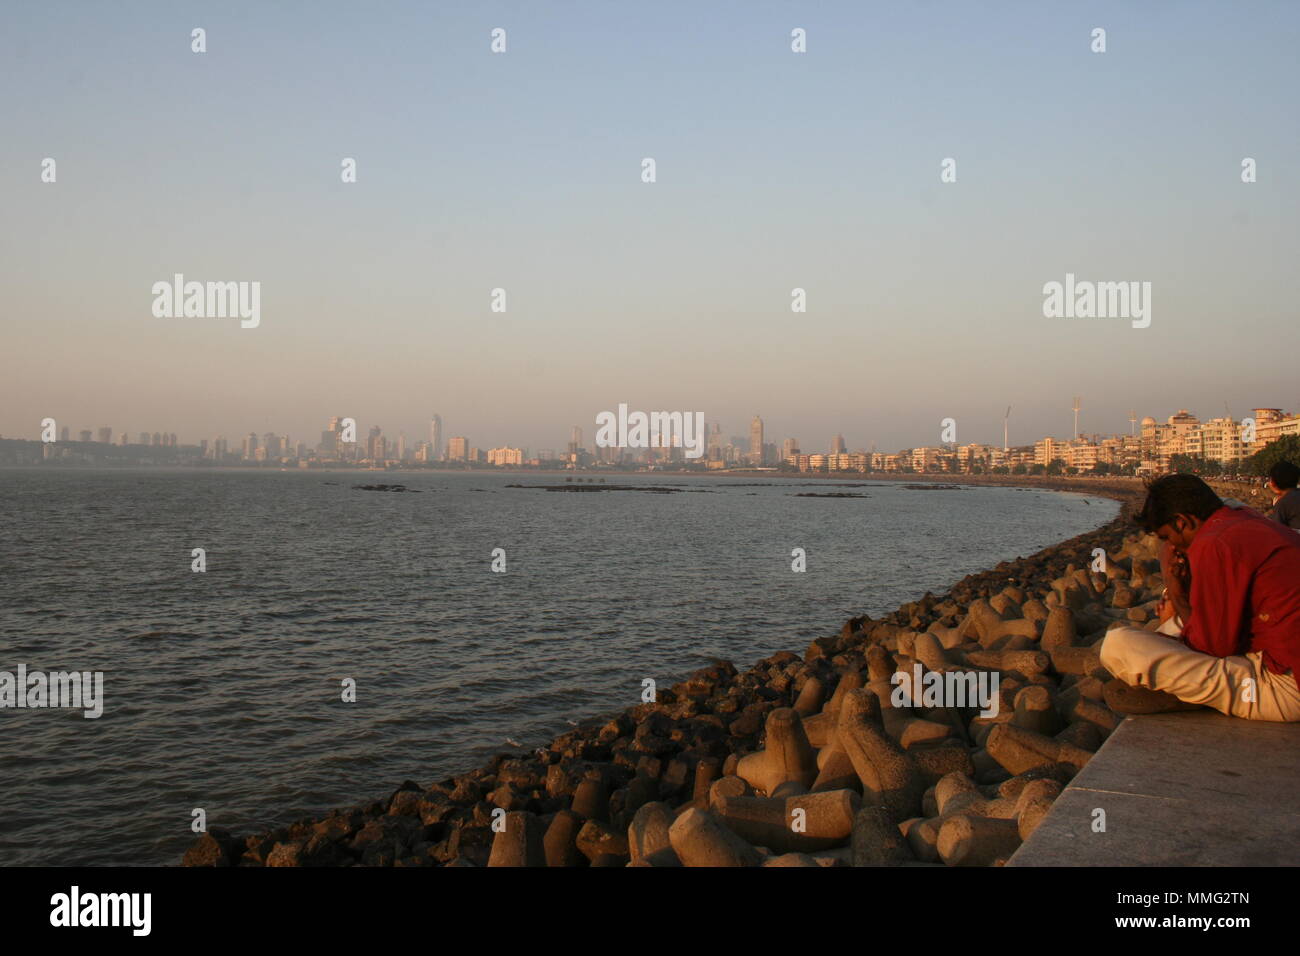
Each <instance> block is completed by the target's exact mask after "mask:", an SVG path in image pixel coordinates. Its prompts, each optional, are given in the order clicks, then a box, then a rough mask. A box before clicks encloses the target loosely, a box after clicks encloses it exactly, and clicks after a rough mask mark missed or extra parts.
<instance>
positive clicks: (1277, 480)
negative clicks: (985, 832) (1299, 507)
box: [1268, 461, 1300, 491]
mask: <svg viewBox="0 0 1300 956" xmlns="http://www.w3.org/2000/svg"><path fill="white" fill-rule="evenodd" d="M1268 477H1269V480H1271V481H1272V482H1273V484H1275V485H1277V486H1278V487H1279V488H1281V489H1282V490H1283V491H1286V489H1288V488H1294V487H1295V486H1296V484H1297V483H1298V482H1300V468H1297V467H1296V466H1295V465H1293V464H1291V462H1289V461H1279V462H1278V463H1277V464H1276V465H1274V466H1273V467H1272V468H1270V469H1269V470H1268Z"/></svg>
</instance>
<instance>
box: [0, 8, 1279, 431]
mask: <svg viewBox="0 0 1300 956" xmlns="http://www.w3.org/2000/svg"><path fill="white" fill-rule="evenodd" d="M196 27H201V28H203V29H204V30H205V31H206V44H207V52H205V53H194V52H192V50H191V31H192V30H193V29H194V28H196ZM1098 27H1100V28H1103V29H1104V30H1105V31H1106V50H1105V52H1104V53H1095V52H1093V50H1092V49H1091V47H1092V45H1093V43H1094V41H1093V37H1092V33H1093V30H1094V28H1098ZM494 28H501V29H503V30H505V31H506V52H504V53H493V52H492V51H491V49H490V44H491V40H492V37H491V31H492V30H493V29H494ZM796 28H800V29H803V30H805V31H806V36H807V52H805V53H794V52H792V50H791V42H792V41H791V31H792V30H794V29H796ZM1297 48H1300V4H1294V3H1289V2H1256V0H1244V2H1239V3H1226V2H1225V3H1190V2H1189V3H1168V2H1146V3H1123V4H1112V3H1096V2H1088V3H1072V2H1060V3H1056V2H1054V3H1047V4H1044V3H1040V2H1023V3H1021V2H1010V0H1008V2H989V3H972V2H951V3H948V2H915V3H906V4H905V3H902V2H898V3H870V4H867V3H841V2H832V0H818V2H815V3H813V2H791V0H779V2H763V0H746V2H721V0H692V2H673V0H657V2H655V3H653V4H634V3H623V2H611V0H598V2H578V0H558V2H543V0H528V2H522V0H516V2H472V3H471V2H468V0H466V2H439V3H398V2H383V3H376V4H336V3H306V2H302V3H277V4H274V5H272V4H261V3H229V2H223V3H185V2H177V3H148V2H140V3H129V4H111V5H109V4H95V3H91V2H88V0H87V2H82V3H69V2H60V0H48V2H25V0H6V3H4V4H3V6H2V7H0V123H2V126H0V128H2V129H3V133H4V135H3V136H0V209H2V210H3V213H2V214H0V218H2V219H3V227H0V289H2V290H3V295H2V296H0V345H2V348H0V435H3V436H4V437H7V438H9V437H25V438H31V439H35V438H38V437H39V433H40V421H41V419H43V418H45V417H53V418H55V420H56V421H57V422H58V424H59V425H60V426H64V425H67V426H69V427H70V428H71V429H72V431H73V433H74V434H75V433H76V432H77V431H79V430H80V429H82V428H98V427H99V426H103V425H109V426H113V427H114V428H115V429H116V430H119V431H120V430H122V429H124V428H125V429H127V430H129V431H130V432H131V433H132V434H133V435H134V434H135V433H136V432H138V431H149V432H153V431H164V432H169V431H174V432H176V433H177V434H178V435H179V436H180V438H181V441H182V442H188V443H197V441H198V440H200V439H202V438H212V437H213V436H215V435H217V434H224V435H226V436H227V437H228V438H230V439H232V441H233V440H237V439H238V437H239V436H241V435H244V434H247V433H248V432H250V431H253V432H257V433H258V434H261V433H263V432H266V431H275V432H277V433H281V434H283V433H288V434H289V435H290V436H291V437H292V438H294V439H295V440H296V439H305V440H308V441H309V442H314V441H315V440H316V439H317V438H318V436H319V432H320V430H321V429H322V428H324V427H325V424H326V422H327V420H328V419H329V418H330V417H331V416H336V415H337V416H350V417H353V418H355V419H356V421H357V422H358V425H359V431H361V432H362V433H364V431H365V430H367V429H368V428H369V427H370V426H371V425H379V426H381V427H382V428H383V429H384V431H385V433H386V434H388V435H390V436H396V435H397V433H398V432H399V431H402V432H405V434H406V435H407V437H408V440H415V439H417V438H422V437H425V436H426V435H427V428H428V419H429V417H430V416H431V415H432V414H433V413H435V412H436V413H438V414H440V415H441V416H442V419H443V422H444V429H445V431H444V434H445V435H447V436H451V435H466V436H468V437H469V438H470V440H471V443H472V444H474V445H477V446H479V447H484V448H487V447H496V446H500V445H511V446H525V447H528V448H531V449H539V448H563V446H564V443H565V442H567V440H568V436H569V429H570V427H571V426H572V425H573V424H579V425H581V426H582V427H583V429H584V434H585V435H586V436H588V440H587V444H588V446H589V447H590V445H591V437H590V436H592V435H594V432H595V417H596V415H597V414H598V413H600V412H601V411H604V410H614V409H617V408H618V405H619V404H620V403H626V404H628V406H629V407H630V408H631V409H634V410H636V409H641V410H645V411H651V410H679V411H689V412H694V411H701V412H703V413H704V415H705V418H706V419H707V420H708V421H710V422H715V421H716V422H720V423H721V424H722V431H723V434H724V435H748V423H749V420H750V418H751V417H752V416H753V415H755V414H758V415H761V416H762V417H763V419H764V421H765V424H766V431H767V438H768V440H769V441H775V442H780V441H781V440H782V439H784V438H786V437H795V438H797V439H798V440H799V444H800V446H801V447H802V448H803V449H804V450H805V451H817V450H824V449H825V447H826V446H827V445H829V441H830V437H831V436H832V435H834V434H836V433H842V434H843V435H844V437H845V439H846V441H847V443H848V446H849V448H850V449H855V448H867V447H869V446H871V445H872V444H874V445H875V446H876V447H877V448H879V449H880V450H894V449H898V448H904V447H911V446H913V445H922V444H938V443H939V440H940V429H941V421H942V419H944V418H949V417H951V418H953V419H955V421H956V425H957V435H956V437H957V440H958V441H959V442H968V441H987V442H1000V441H1001V438H1002V417H1003V414H1004V411H1005V409H1006V407H1007V406H1008V405H1009V406H1011V407H1012V413H1011V419H1010V433H1011V441H1012V443H1013V444H1016V443H1028V442H1031V441H1033V440H1034V439H1036V438H1039V437H1042V436H1043V435H1047V434H1052V435H1055V436H1057V437H1064V438H1068V437H1070V435H1071V433H1072V429H1073V413H1072V411H1071V405H1072V401H1073V398H1074V396H1080V398H1081V400H1082V406H1083V410H1082V412H1081V415H1080V426H1081V429H1082V430H1083V431H1085V432H1102V433H1106V434H1109V433H1115V432H1127V431H1128V429H1129V421H1128V419H1129V411H1130V409H1133V410H1136V411H1137V414H1138V416H1139V417H1141V416H1144V415H1153V416H1155V417H1157V418H1159V419H1163V418H1165V417H1167V416H1168V415H1170V414H1172V413H1173V412H1175V411H1177V410H1178V409H1180V408H1187V409H1190V410H1191V411H1193V412H1194V413H1196V414H1199V415H1200V416H1201V417H1202V418H1210V417H1214V416H1218V415H1222V414H1223V413H1224V409H1225V406H1226V408H1227V409H1229V410H1230V411H1231V413H1232V414H1233V415H1234V416H1236V417H1241V416H1243V415H1246V414H1249V410H1250V409H1251V408H1253V407H1256V406H1264V407H1281V408H1284V409H1287V410H1292V411H1294V410H1300V385H1297V384H1296V374H1295V356H1296V354H1297V349H1296V346H1297V345H1298V344H1300V336H1298V335H1297V333H1296V331H1295V327H1296V320H1297V307H1296V303H1297V295H1296V276H1297V274H1300V272H1298V270H1297V268H1296V260H1297V252H1298V251H1300V248H1298V247H1300V229H1298V228H1297V221H1298V218H1300V217H1298V215H1297V214H1298V213H1300V187H1298V186H1297V177H1300V123H1297V118H1298V117H1300V109H1297V98H1298V96H1300V57H1297V56H1296V54H1295V50H1296V49H1297ZM47 157H49V158H53V159H55V161H56V164H57V165H56V175H57V179H56V181H55V182H53V183H48V182H42V178H41V177H42V161H43V160H44V159H45V158H47ZM345 157H350V158H353V159H355V161H356V169H357V176H356V179H357V181H356V182H355V183H344V182H342V181H341V176H340V171H341V163H342V161H343V159H344V158H345ZM646 157H650V158H653V159H654V160H655V164H656V170H655V172H656V181H655V182H653V183H646V182H643V181H642V160H643V159H644V158H646ZM1245 157H1250V158H1253V159H1254V160H1255V162H1256V164H1257V166H1256V168H1257V181H1256V182H1253V183H1243V182H1242V177H1241V172H1242V167H1241V164H1242V160H1243V158H1245ZM946 158H952V159H954V160H955V161H956V174H957V175H956V182H947V183H945V182H941V181H940V172H941V165H940V164H941V162H942V161H943V160H944V159H946ZM1067 272H1068V273H1073V274H1075V275H1076V276H1077V277H1079V278H1080V279H1089V280H1093V281H1140V282H1150V283H1151V289H1152V293H1151V323H1150V326H1149V327H1147V328H1134V327H1133V325H1132V323H1131V322H1130V321H1128V320H1127V319H1124V318H1073V319H1066V318H1047V317H1044V315H1043V301H1044V294H1043V286H1044V284H1045V283H1048V282H1052V281H1061V282H1063V281H1064V279H1065V275H1066V273H1067ZM176 273H181V274H183V275H184V276H185V277H186V279H188V280H198V281H257V282H259V283H260V292H261V316H260V324H259V325H258V326H257V327H256V328H241V327H240V323H239V321H238V319H230V318H167V317H162V318H160V317H156V316H155V315H154V314H153V311H152V305H153V294H152V292H151V289H152V287H153V284H154V283H155V282H158V281H171V278H172V276H173V275H174V274H176ZM496 288H502V289H505V290H506V308H507V310H506V311H505V312H504V313H502V312H493V311H492V309H491V302H492V298H491V296H492V290H493V289H496ZM795 288H801V289H804V290H805V293H806V300H807V311H806V312H804V313H795V312H792V311H791V290H793V289H795Z"/></svg>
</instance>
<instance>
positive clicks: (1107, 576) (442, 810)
mask: <svg viewBox="0 0 1300 956" xmlns="http://www.w3.org/2000/svg"><path fill="white" fill-rule="evenodd" d="M1051 487H1055V488H1058V489H1061V490H1086V491H1088V492H1090V493H1093V494H1106V495H1110V496H1112V497H1116V498H1119V499H1121V500H1122V501H1124V502H1125V507H1124V508H1123V509H1122V510H1121V514H1120V516H1119V517H1118V518H1116V519H1115V520H1113V521H1111V522H1109V523H1108V524H1106V525H1104V526H1103V527H1101V528H1098V529H1096V530H1095V531H1092V532H1089V533H1087V534H1084V535H1080V536H1078V537H1076V538H1072V539H1070V540H1068V541H1065V542H1062V543H1061V544H1058V545H1055V546H1053V547H1051V548H1047V549H1045V550H1043V551H1040V552H1038V553H1037V554H1034V555H1032V556H1030V557H1028V558H1021V559H1018V560H1016V561H1009V562H1003V563H1001V564H999V565H998V566H997V567H995V568H994V569H992V570H990V571H986V572H982V573H980V574H975V575H971V576H969V577H967V578H965V579H963V580H962V581H961V582H959V583H958V584H957V585H956V586H954V587H953V588H952V589H951V590H950V591H949V592H947V593H946V594H943V595H939V596H936V595H932V594H926V595H925V596H924V597H923V598H921V599H920V600H917V601H913V602H910V603H908V604H905V605H904V606H903V607H901V608H899V609H898V610H897V611H895V612H893V613H891V614H888V615H885V616H884V617H882V618H880V619H876V620H873V619H871V618H868V617H855V618H851V619H849V620H847V621H845V622H844V624H843V626H842V628H841V630H840V631H839V633H837V634H833V635H828V636H826V637H821V638H818V639H816V640H814V641H812V642H811V644H810V645H809V646H808V647H807V649H806V650H805V652H804V653H803V655H802V656H800V655H797V654H794V653H790V652H780V653H777V654H774V655H772V656H771V657H769V658H767V659H765V660H763V661H760V662H759V663H758V664H756V665H755V666H754V667H753V668H750V669H749V670H747V671H745V672H743V673H741V672H738V671H737V670H736V668H735V667H733V666H732V665H731V664H730V663H728V662H725V661H719V662H717V663H715V664H713V665H712V666H709V667H706V668H703V669H700V670H698V671H696V672H695V673H693V674H691V675H690V676H689V677H688V678H687V679H686V680H684V681H682V682H680V683H678V684H676V685H674V686H673V687H672V688H671V689H660V690H659V691H658V694H657V699H656V700H655V701H654V702H652V703H646V704H641V705H639V706H636V707H631V708H628V709H627V710H625V711H623V712H621V713H617V714H612V715H607V716H605V717H601V718H596V719H593V720H590V721H586V722H584V723H582V724H581V725H579V727H578V728H577V729H575V730H573V731H571V732H569V733H566V734H563V735H561V736H559V737H557V738H555V739H554V740H553V741H551V743H550V744H549V745H548V746H546V747H543V748H539V749H538V751H536V752H535V753H533V754H531V755H527V756H521V755H520V754H518V753H514V754H501V755H498V756H497V757H495V758H493V759H492V760H490V761H489V762H488V763H487V764H485V765H484V766H481V767H479V768H477V769H475V770H472V771H469V772H467V773H462V774H457V775H455V776H453V777H450V778H448V779H446V780H443V781H440V782H437V783H434V784H432V785H422V784H420V783H416V782H412V781H408V782H406V783H403V784H402V785H401V786H400V787H399V788H398V789H397V790H396V791H395V792H393V793H392V794H391V795H390V796H388V797H387V798H386V799H383V800H379V801H375V802H372V803H369V804H367V805H362V806H357V807H353V808H350V809H345V810H336V811H334V812H332V813H330V814H329V815H328V816H325V817H322V818H319V819H305V820H301V821H298V822H296V823H294V824H292V825H290V826H287V827H281V828H278V829H275V830H270V831H267V832H262V833H256V834H253V835H248V836H240V835H235V834H230V833H226V832H223V831H221V830H218V829H212V830H210V831H209V832H208V833H207V834H205V835H203V836H202V837H201V838H199V839H198V840H197V841H195V843H194V845H193V846H192V847H191V848H190V850H189V851H188V852H187V853H186V855H185V863H187V864H189V865H249V866H260V865H269V866H331V865H379V866H383V865H400V866H433V865H454V866H467V865H472V866H483V865H538V866H540V865H553V866H564V865H597V866H616V865H626V864H628V863H632V864H637V865H652V866H653V865H668V866H675V865H688V866H694V865H803V866H826V865H831V866H835V865H849V864H858V865H871V864H940V863H947V864H953V865H992V864H997V863H999V862H1001V861H1004V860H1005V859H1006V858H1007V857H1008V856H1009V855H1010V853H1012V852H1014V850H1015V848H1016V847H1017V846H1018V845H1019V843H1020V841H1021V840H1023V839H1024V838H1025V837H1026V836H1027V835H1028V833H1029V832H1032V829H1033V827H1034V826H1035V825H1036V823H1037V822H1038V821H1039V820H1041V818H1042V816H1043V815H1044V814H1045V813H1046V811H1047V809H1048V808H1049V807H1050V805H1051V802H1052V800H1053V799H1054V798H1055V796H1056V794H1057V793H1059V792H1060V789H1061V787H1062V786H1063V785H1064V784H1065V783H1067V782H1068V781H1069V779H1071V777H1072V776H1073V774H1074V773H1075V772H1077V770H1078V769H1079V768H1080V767H1081V766H1082V765H1083V764H1084V763H1085V762H1086V761H1087V759H1088V757H1089V756H1090V755H1091V754H1092V753H1093V752H1094V751H1095V750H1096V749H1097V747H1099V746H1100V744H1101V742H1102V741H1103V740H1104V739H1105V737H1106V736H1107V735H1108V734H1109V733H1110V732H1111V730H1113V729H1114V727H1115V726H1117V724H1118V722H1119V720H1120V719H1121V718H1120V717H1119V716H1118V715H1116V714H1114V713H1113V712H1111V711H1110V710H1109V709H1108V708H1107V707H1106V706H1105V703H1104V700H1103V699H1102V694H1101V685H1102V682H1103V680H1104V679H1105V677H1106V675H1105V672H1104V671H1103V670H1102V669H1101V666H1100V661H1099V658H1098V647H1097V645H1098V642H1099V641H1100V639H1101V638H1102V637H1103V636H1104V634H1105V632H1106V630H1107V629H1108V628H1109V627H1110V626H1112V623H1113V622H1123V623H1137V624H1139V625H1142V624H1151V625H1152V626H1154V624H1153V620H1152V619H1153V615H1154V603H1155V599H1156V598H1157V596H1158V595H1159V591H1160V588H1161V586H1162V582H1161V581H1160V577H1159V568H1158V564H1157V562H1156V561H1155V551H1154V542H1153V541H1152V540H1151V539H1149V538H1146V537H1143V536H1138V535H1135V534H1132V533H1129V532H1128V530H1127V517H1128V514H1129V511H1130V506H1131V503H1132V501H1134V500H1135V499H1136V498H1137V497H1140V485H1139V484H1138V483H1136V482H1119V481H1117V482H1114V483H1102V482H1098V481H1096V480H1089V481H1087V482H1080V483H1077V485H1076V483H1072V482H1070V481H1068V480H1064V481H1059V482H1055V483H1053V485H1052V486H1051ZM1097 549H1101V550H1103V551H1104V552H1105V553H1106V557H1105V560H1104V562H1103V564H1102V568H1103V569H1102V570H1092V568H1093V566H1094V564H1095V563H1096V557H1095V555H1094V552H1095V551H1096V550H1097ZM918 665H919V666H920V668H921V669H922V670H924V671H933V672H938V673H941V674H948V673H966V672H972V673H976V674H979V673H984V674H993V673H996V674H997V676H998V678H999V679H998V682H997V693H998V695H999V696H998V708H997V711H998V712H997V714H996V715H995V716H988V717H982V716H979V708H971V707H965V708H959V707H948V706H942V707H937V706H936V707H907V708H900V707H897V706H894V702H893V700H892V697H893V694H892V692H893V690H894V685H893V684H892V682H891V681H890V677H891V676H892V675H893V674H894V673H895V672H900V671H901V672H904V673H909V674H910V673H914V672H915V670H916V668H917V666H918Z"/></svg>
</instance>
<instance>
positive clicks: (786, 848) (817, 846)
mask: <svg viewBox="0 0 1300 956" xmlns="http://www.w3.org/2000/svg"><path fill="white" fill-rule="evenodd" d="M861 801H862V798H861V797H859V796H858V794H857V793H856V792H854V791H852V790H830V791H826V792H823V793H807V794H801V795H800V796H797V797H786V798H785V799H783V800H782V799H776V798H773V797H726V796H724V797H722V798H721V799H720V800H719V801H718V805H717V806H716V808H715V813H716V814H717V816H718V818H719V819H720V820H721V821H722V822H723V823H724V824H725V825H726V826H727V828H728V829H730V830H731V831H732V832H733V833H735V834H737V835H738V836H740V837H742V838H743V839H745V840H746V841H747V842H749V843H752V844H753V845H755V846H765V847H767V848H768V849H769V850H771V851H772V852H773V853H811V852H815V851H817V850H829V849H831V848H832V847H836V846H840V845H841V844H842V843H844V841H845V840H847V839H848V838H849V835H850V834H851V833H852V832H853V817H854V815H855V814H856V813H857V812H858V807H859V805H860V804H861Z"/></svg>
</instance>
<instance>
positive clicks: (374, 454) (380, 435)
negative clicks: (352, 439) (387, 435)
mask: <svg viewBox="0 0 1300 956" xmlns="http://www.w3.org/2000/svg"><path fill="white" fill-rule="evenodd" d="M366 457H367V458H369V459H370V460H371V461H382V460H383V458H384V430H383V429H382V428H380V427H379V426H378V425H371V426H370V434H369V436H368V437H367V438H366Z"/></svg>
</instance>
